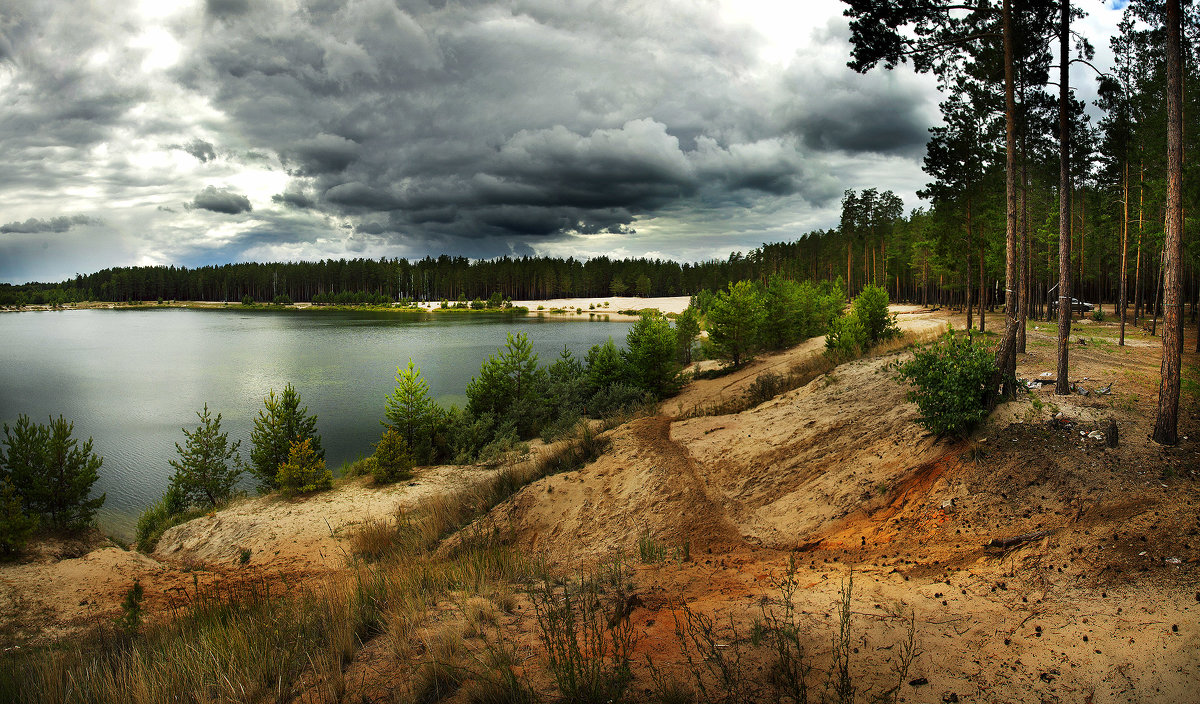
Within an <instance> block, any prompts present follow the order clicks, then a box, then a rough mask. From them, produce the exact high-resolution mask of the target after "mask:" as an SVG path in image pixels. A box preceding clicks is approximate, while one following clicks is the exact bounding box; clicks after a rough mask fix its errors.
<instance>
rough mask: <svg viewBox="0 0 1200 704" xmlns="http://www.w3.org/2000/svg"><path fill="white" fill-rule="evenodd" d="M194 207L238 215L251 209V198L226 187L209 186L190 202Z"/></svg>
mask: <svg viewBox="0 0 1200 704" xmlns="http://www.w3.org/2000/svg"><path fill="white" fill-rule="evenodd" d="M190 205H191V207H193V208H200V209H202V210H211V211H212V212H214V213H225V214H227V215H237V214H238V213H248V212H250V210H251V207H250V199H249V198H247V197H246V196H244V195H241V194H240V193H234V192H233V191H230V190H228V189H225V188H217V187H216V186H209V187H208V188H205V189H204V190H203V191H200V192H199V193H197V194H196V197H195V198H193V199H192V202H191V203H190Z"/></svg>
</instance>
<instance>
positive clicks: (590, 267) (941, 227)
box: [0, 189, 1200, 313]
mask: <svg viewBox="0 0 1200 704" xmlns="http://www.w3.org/2000/svg"><path fill="white" fill-rule="evenodd" d="M848 196H849V199H848V201H847V203H846V206H847V208H846V210H847V211H850V210H851V209H852V208H855V206H856V205H857V203H858V202H859V201H862V200H864V197H865V199H866V200H868V202H869V201H870V200H871V199H872V198H874V199H875V200H876V201H878V202H880V203H887V202H888V201H889V200H891V198H892V196H891V194H890V193H889V192H886V191H885V192H884V193H882V194H879V193H876V192H875V191H874V189H868V190H866V191H864V192H862V194H856V193H854V192H849V193H848ZM1094 197H1095V198H1097V200H1099V199H1100V198H1101V197H1102V196H1101V194H1100V193H1096V194H1095V195H1094ZM1046 201H1049V202H1046ZM1046 201H1043V202H1042V203H1039V205H1041V207H1042V209H1044V212H1040V213H1038V216H1039V218H1040V219H1041V220H1042V222H1045V221H1046V220H1047V219H1049V217H1047V216H1050V215H1051V211H1052V208H1053V206H1054V203H1053V202H1052V199H1046ZM1034 202H1036V201H1035V200H1034V199H1033V198H1030V205H1033V203H1034ZM894 203H895V202H894V201H892V207H891V212H881V213H875V214H872V213H866V214H865V215H863V214H858V213H853V214H852V213H851V212H846V213H845V216H844V218H843V221H844V225H843V227H842V228H834V229H828V230H815V231H813V232H810V233H808V234H806V235H804V236H803V237H801V238H800V239H797V240H795V241H793V242H779V243H773V244H763V245H762V246H761V247H757V248H755V249H752V250H750V251H749V252H745V253H743V252H734V253H732V254H730V255H729V257H728V258H727V259H723V260H720V259H712V260H708V261H704V262H695V263H687V262H685V263H680V262H676V261H672V260H664V259H645V258H630V259H611V258H609V257H604V256H601V257H595V258H592V259H588V260H581V259H575V258H573V257H572V258H567V259H561V258H553V257H519V258H513V257H500V258H497V259H488V260H471V259H468V258H467V257H461V256H460V257H452V256H448V255H442V256H440V257H437V258H433V257H425V258H423V259H420V260H408V259H402V258H390V259H389V258H380V259H365V258H363V259H325V260H321V261H317V262H266V263H263V262H242V263H236V264H224V265H213V266H203V267H196V268H188V267H182V266H135V267H114V268H110V269H103V270H101V271H97V272H95V273H92V274H81V275H77V276H75V277H74V278H72V279H68V280H66V281H62V282H53V283H27V284H22V285H11V284H0V305H6V306H12V305H20V304H35V305H36V304H47V303H50V304H54V303H59V304H62V303H72V302H78V301H109V302H126V301H149V300H155V299H162V300H186V301H233V302H237V301H241V300H242V299H243V298H245V297H246V296H250V297H251V298H253V299H255V300H257V301H271V300H274V299H275V298H276V297H277V296H281V295H283V296H287V297H288V298H290V299H292V300H293V301H304V302H307V301H312V300H313V297H314V296H321V295H336V294H339V293H359V292H363V293H367V294H372V295H376V296H384V297H386V298H388V299H390V300H392V301H397V300H402V299H409V300H414V301H441V300H449V301H456V300H461V299H466V300H474V299H487V298H488V297H489V296H491V295H492V294H494V293H499V294H501V295H503V296H506V297H508V298H510V299H514V300H542V299H549V298H558V297H606V296H642V297H652V296H690V295H695V294H697V293H699V292H700V291H704V290H708V291H715V290H719V289H723V288H725V287H727V286H728V285H729V284H730V283H731V282H736V281H746V280H748V281H757V282H760V283H763V284H765V283H766V282H767V280H768V279H769V278H770V277H771V276H776V275H777V276H783V277H784V278H789V279H794V280H797V281H830V282H833V281H838V280H841V281H842V282H843V283H844V284H845V282H847V281H848V282H849V286H848V288H849V292H850V293H851V294H853V293H856V292H857V291H858V290H860V289H861V288H862V287H863V286H864V285H866V284H868V283H874V284H877V285H880V286H883V287H884V288H886V289H887V291H888V293H889V295H890V297H891V299H892V300H893V301H907V302H916V303H924V304H929V305H952V306H955V307H959V306H962V305H963V303H964V301H965V292H966V287H967V278H966V271H965V269H966V267H965V266H964V265H965V261H964V259H965V257H964V256H963V255H964V252H963V249H964V248H963V247H962V245H963V244H965V243H963V242H962V241H961V240H960V239H959V237H960V236H961V231H960V230H958V228H957V227H955V226H954V224H952V223H950V222H947V220H948V219H949V218H946V217H945V214H944V213H940V212H936V211H929V210H925V209H916V210H913V211H912V212H911V213H909V214H908V215H901V214H900V213H899V208H898V207H896V206H895V204H894ZM881 210H886V209H881ZM998 210H999V208H996V209H995V210H993V211H992V212H990V213H989V212H987V211H986V210H983V209H981V210H980V212H978V213H977V214H976V223H975V225H976V228H977V232H976V234H977V237H978V235H979V234H984V235H985V236H984V237H978V239H977V241H976V243H975V247H977V248H978V250H977V252H976V257H978V255H979V254H980V253H982V254H983V255H984V256H983V260H984V261H983V266H982V267H980V269H976V271H975V272H973V273H975V275H976V276H975V277H972V278H973V279H974V281H972V282H971V285H972V289H974V291H973V292H974V293H975V296H974V299H973V301H972V302H973V303H974V304H975V305H976V306H978V305H979V302H980V294H982V298H983V301H984V304H985V306H986V307H987V308H988V309H994V306H995V305H997V304H1002V303H1003V286H1002V281H1003V274H1004V251H1003V244H1004V243H1003V239H1002V237H1003V220H1002V218H1003V215H1002V213H1000V212H997V211H998ZM989 215H990V216H991V217H990V218H989V217H988V216H989ZM1079 215H1080V216H1081V219H1086V220H1087V221H1089V222H1088V225H1090V228H1089V229H1090V230H1091V231H1088V230H1084V229H1083V228H1081V232H1080V235H1081V239H1083V238H1084V237H1086V240H1084V241H1083V242H1081V243H1080V244H1081V245H1083V246H1078V247H1077V248H1076V249H1075V252H1076V253H1077V254H1076V259H1077V263H1075V264H1074V266H1073V267H1072V269H1073V270H1074V271H1076V272H1078V273H1079V276H1078V278H1077V283H1076V284H1075V286H1074V290H1075V291H1077V292H1078V293H1077V294H1076V295H1077V296H1078V297H1081V298H1087V299H1088V300H1091V301H1095V302H1115V301H1116V300H1117V298H1118V296H1119V282H1120V276H1119V268H1120V267H1119V259H1120V249H1119V246H1120V243H1119V241H1116V240H1117V238H1116V237H1114V236H1113V235H1115V234H1116V233H1115V232H1114V230H1116V229H1117V228H1116V227H1113V224H1112V223H1111V221H1109V222H1105V220H1107V218H1105V217H1104V209H1103V208H1095V209H1092V210H1091V212H1088V211H1087V210H1085V209H1084V208H1082V207H1081V208H1080V212H1079ZM989 220H990V222H989ZM1145 224H1146V225H1148V226H1150V225H1151V223H1150V222H1147V223H1145ZM1105 225H1108V226H1109V227H1105ZM989 226H990V227H989ZM1151 227H1152V226H1151ZM1151 227H1147V228H1146V229H1147V230H1150V229H1151ZM1109 228H1111V229H1109ZM1039 229H1040V228H1039ZM989 230H990V232H988V231H989ZM1105 230H1108V232H1107V233H1106V232H1105ZM1109 233H1112V234H1109ZM988 234H991V235H992V236H991V237H988V236H986V235H988ZM1030 234H1034V232H1031V233H1030ZM1037 234H1038V235H1041V237H1038V236H1036V235H1035V237H1032V238H1031V239H1032V240H1033V242H1032V244H1034V247H1033V249H1034V252H1038V251H1039V250H1040V252H1041V256H1037V255H1035V256H1034V257H1031V262H1030V263H1031V269H1032V271H1031V273H1032V274H1033V289H1034V291H1035V292H1036V293H1035V294H1034V295H1033V296H1032V299H1033V301H1032V303H1033V307H1034V308H1035V309H1040V308H1041V303H1043V302H1044V301H1043V299H1044V295H1038V294H1040V293H1041V292H1044V291H1046V290H1047V288H1048V287H1049V286H1052V285H1053V284H1054V283H1055V281H1056V280H1057V276H1058V272H1057V266H1058V262H1057V257H1056V254H1057V252H1056V250H1057V246H1058V245H1057V236H1056V235H1057V233H1055V232H1053V231H1052V230H1049V228H1045V229H1041V231H1040V232H1038V233H1037ZM1106 234H1108V236H1107V237H1106V236H1105V235H1106ZM1147 234H1149V233H1147ZM1155 234H1158V235H1159V237H1161V234H1160V233H1155ZM1146 239H1150V238H1149V237H1147V238H1146ZM1155 244H1158V246H1159V247H1161V244H1160V243H1155ZM1160 252H1161V249H1159V251H1157V252H1153V254H1150V253H1147V254H1148V255H1149V256H1145V257H1143V262H1142V269H1143V272H1142V273H1143V275H1142V276H1137V275H1136V272H1135V271H1130V279H1131V281H1130V283H1131V284H1135V285H1138V287H1139V288H1140V289H1141V290H1140V293H1141V295H1140V296H1137V295H1133V294H1134V292H1131V293H1130V295H1129V299H1130V300H1131V302H1133V301H1134V300H1137V301H1138V302H1139V303H1140V304H1141V305H1139V306H1138V307H1139V308H1141V307H1142V306H1144V305H1145V304H1146V303H1150V302H1152V301H1153V299H1154V298H1155V296H1154V289H1155V288H1157V287H1158V286H1161V281H1160V280H1156V279H1158V277H1157V276H1154V274H1157V273H1158V271H1157V269H1158V264H1159V261H1158V260H1159V257H1160V256H1161V254H1160ZM1131 259H1136V258H1134V257H1131ZM1189 260H1190V261H1188V262H1186V265H1187V266H1188V269H1189V270H1190V273H1191V276H1189V277H1188V278H1189V280H1191V281H1194V282H1195V284H1194V285H1193V286H1189V287H1188V288H1189V289H1190V295H1188V296H1187V299H1188V300H1189V301H1190V302H1191V303H1192V305H1191V311H1190V312H1193V313H1194V311H1195V309H1196V303H1197V298H1198V296H1200V280H1197V279H1196V273H1197V272H1198V271H1200V268H1198V267H1196V266H1195V264H1194V263H1195V260H1194V259H1192V258H1189ZM1130 263H1131V264H1134V262H1130ZM979 266H980V265H979V261H978V259H976V262H975V264H974V266H973V268H974V267H979ZM1132 268H1134V267H1131V269H1132ZM980 273H982V274H984V276H982V277H979V274H980ZM981 281H982V282H983V283H984V286H982V287H980V286H979V284H980V282H981ZM976 287H978V288H976ZM980 289H982V291H981V290H980ZM1079 294H1082V296H1080V295H1079ZM1039 312H1040V311H1039Z"/></svg>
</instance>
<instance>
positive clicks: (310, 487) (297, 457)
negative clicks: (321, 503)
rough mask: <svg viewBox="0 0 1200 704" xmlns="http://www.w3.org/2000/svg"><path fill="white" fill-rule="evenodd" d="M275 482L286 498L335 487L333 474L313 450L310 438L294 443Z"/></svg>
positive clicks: (280, 467) (280, 466)
mask: <svg viewBox="0 0 1200 704" xmlns="http://www.w3.org/2000/svg"><path fill="white" fill-rule="evenodd" d="M275 482H276V484H277V485H278V486H279V491H280V492H282V493H283V495H284V496H294V495H295V494H307V493H309V492H313V491H321V490H323V489H330V488H332V487H333V472H331V471H329V468H328V467H326V466H325V460H324V459H322V458H321V457H320V456H318V455H317V453H316V451H315V450H313V446H312V441H311V440H309V439H308V438H305V439H304V440H299V441H297V442H293V443H292V447H291V449H290V450H289V451H288V458H287V461H286V462H284V463H283V464H281V465H279V473H278V474H276V475H275Z"/></svg>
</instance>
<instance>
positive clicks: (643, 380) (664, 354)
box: [624, 310, 679, 398]
mask: <svg viewBox="0 0 1200 704" xmlns="http://www.w3.org/2000/svg"><path fill="white" fill-rule="evenodd" d="M624 359H625V367H626V369H628V370H629V377H630V380H631V381H633V383H634V385H635V386H638V387H640V388H642V389H645V390H646V391H648V392H650V393H651V394H654V395H655V396H656V397H658V398H662V397H664V396H666V395H668V394H669V393H672V392H674V391H677V390H678V389H679V362H678V360H677V350H676V345H675V331H674V330H673V329H671V324H670V323H669V322H667V319H666V318H665V317H663V314H662V313H660V312H658V311H656V310H648V311H644V312H643V313H642V314H641V317H639V318H638V321H637V322H636V323H634V324H633V325H632V326H630V328H629V332H628V334H627V335H626V336H625V355H624Z"/></svg>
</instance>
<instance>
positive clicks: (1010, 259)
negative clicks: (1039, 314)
mask: <svg viewBox="0 0 1200 704" xmlns="http://www.w3.org/2000/svg"><path fill="white" fill-rule="evenodd" d="M1003 17H1004V146H1005V174H1004V195H1005V221H1004V255H1005V266H1004V318H1005V321H1004V337H1003V338H1002V339H1001V340H1000V344H998V345H997V346H996V377H995V378H993V381H992V384H991V389H992V390H993V392H994V390H995V389H996V388H998V387H1000V388H1002V389H1003V393H1005V394H1007V395H1012V394H1014V393H1015V392H1016V388H1015V387H1016V365H1017V356H1016V350H1017V327H1018V326H1019V325H1020V319H1019V317H1018V314H1017V301H1016V298H1017V296H1016V291H1015V288H1016V286H1017V276H1018V274H1017V180H1016V179H1017V126H1016V113H1017V106H1016V96H1015V94H1014V90H1013V31H1012V0H1004V3H1003Z"/></svg>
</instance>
